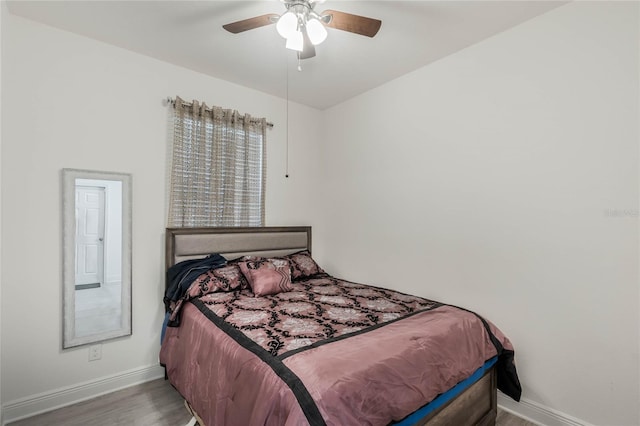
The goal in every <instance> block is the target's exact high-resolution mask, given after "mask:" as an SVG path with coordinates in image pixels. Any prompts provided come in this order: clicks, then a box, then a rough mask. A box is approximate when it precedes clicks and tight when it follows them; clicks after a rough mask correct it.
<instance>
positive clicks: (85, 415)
mask: <svg viewBox="0 0 640 426" xmlns="http://www.w3.org/2000/svg"><path fill="white" fill-rule="evenodd" d="M190 419H191V415H190V414H189V413H188V412H187V409H186V408H185V406H184V403H183V399H182V397H181V396H180V394H179V393H178V392H177V391H176V390H175V389H174V388H173V387H172V386H171V385H170V384H169V382H168V381H166V380H163V379H158V380H153V381H151V382H147V383H143V384H141V385H137V386H133V387H130V388H127V389H123V390H121V391H118V392H114V393H111V394H108V395H103V396H101V397H99V398H96V399H92V400H89V401H84V402H81V403H78V404H75V405H71V406H69V407H65V408H60V409H58V410H55V411H51V412H49V413H45V414H40V415H38V416H35V417H31V418H29V419H24V420H20V421H18V422H15V423H9V424H10V425H11V426H51V425H65V426H125V425H126V426H130V425H140V426H184V425H186V424H187V422H189V420H190ZM496 425H497V426H535V424H534V423H531V422H528V421H526V420H523V419H521V418H519V417H517V416H514V415H513V414H511V413H507V412H506V411H502V410H500V409H498V418H497V420H496Z"/></svg>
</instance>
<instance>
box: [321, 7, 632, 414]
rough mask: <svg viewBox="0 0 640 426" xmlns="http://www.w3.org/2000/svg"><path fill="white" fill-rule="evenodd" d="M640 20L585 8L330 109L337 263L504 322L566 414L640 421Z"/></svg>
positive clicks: (534, 375) (535, 391) (332, 264)
mask: <svg viewBox="0 0 640 426" xmlns="http://www.w3.org/2000/svg"><path fill="white" fill-rule="evenodd" d="M638 22H639V21H638V3H637V2H633V3H610V2H577V3H573V4H569V5H566V6H562V7H560V8H558V9H556V10H553V11H551V12H549V13H547V14H545V15H542V16H540V17H538V18H535V19H533V20H531V21H529V22H526V23H524V24H522V25H520V26H518V27H515V28H513V29H511V30H509V31H506V32H504V33H502V34H498V35H496V36H494V37H492V38H490V39H488V40H486V41H484V42H482V43H479V44H477V45H475V46H472V47H470V48H468V49H465V50H463V51H461V52H459V53H457V54H454V55H452V56H449V57H447V58H444V59H443V60H441V61H439V62H437V63H434V64H432V65H430V66H427V67H424V68H422V69H420V70H417V71H415V72H413V73H411V74H408V75H406V76H403V77H402V78H399V79H397V80H395V81H393V82H390V83H388V84H385V85H383V86H381V87H379V88H376V89H375V90H372V91H370V92H367V93H365V94H363V95H361V96H359V97H357V98H354V99H352V100H350V101H347V102H345V103H343V104H341V105H339V106H336V107H333V108H331V109H329V110H327V111H326V117H325V128H326V129H330V130H329V131H328V132H327V134H326V135H325V138H324V141H323V146H324V147H326V152H325V158H326V159H327V161H326V163H325V170H324V174H325V178H326V181H325V187H326V188H331V191H327V192H326V193H325V197H326V199H325V201H326V203H327V205H330V206H332V208H330V209H327V210H326V213H327V217H326V219H325V221H324V222H323V223H322V224H321V226H320V227H321V228H322V229H323V232H320V233H315V234H314V238H315V239H316V240H315V241H316V243H317V244H318V245H319V246H320V247H321V253H319V256H321V259H320V260H321V264H322V265H323V266H324V267H325V269H327V270H328V271H329V272H331V273H333V274H335V275H337V276H344V277H348V278H350V279H352V280H357V281H364V282H367V281H370V282H373V283H377V284H380V285H383V286H390V287H395V288H399V289H402V290H405V291H409V292H413V293H417V294H420V295H423V296H426V297H432V298H435V299H437V300H441V301H445V302H449V303H452V304H458V305H464V306H467V307H469V308H471V309H474V310H476V311H477V312H479V313H481V314H483V315H485V316H486V317H488V318H490V319H491V320H493V321H494V322H495V323H497V324H498V325H499V326H500V328H501V329H502V330H503V331H504V332H505V333H506V334H507V335H508V336H510V337H511V339H512V341H513V343H514V344H515V347H516V361H517V364H518V369H519V372H520V378H521V380H522V384H523V386H524V393H523V397H524V399H525V403H528V406H529V407H530V408H531V407H534V408H539V409H541V412H543V413H546V414H556V415H557V417H558V420H564V421H566V422H568V421H570V420H571V418H578V419H580V421H582V422H588V423H593V424H598V425H637V424H639V423H640V418H639V413H638V401H639V400H640V395H639V378H640V372H639V359H638V348H639V342H638V339H639V328H638V326H639V317H638V312H639V310H638V300H639V295H638V217H637V206H638V201H639V200H638V137H639V131H638V114H639V107H638V102H639V90H638V88H639V84H638V79H639V75H640V73H639V69H638V40H639V39H640V33H639V30H638V26H639V23H638ZM426 42H428V41H425V43H426ZM520 407H522V405H520ZM565 424H566V423H565Z"/></svg>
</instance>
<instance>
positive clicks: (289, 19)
mask: <svg viewBox="0 0 640 426" xmlns="http://www.w3.org/2000/svg"><path fill="white" fill-rule="evenodd" d="M297 29H298V16H297V15H296V14H295V13H293V12H292V11H290V10H289V11H287V12H285V13H284V14H282V16H280V19H278V23H277V24H276V30H278V34H280V35H281V36H282V37H283V38H286V39H287V40H289V38H290V37H291V36H292V35H293V34H295V33H296V32H297Z"/></svg>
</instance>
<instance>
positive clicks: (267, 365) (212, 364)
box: [160, 283, 513, 426]
mask: <svg viewBox="0 0 640 426" xmlns="http://www.w3.org/2000/svg"><path fill="white" fill-rule="evenodd" d="M346 284H347V285H349V283H346ZM373 289H374V290H376V291H377V290H378V289H375V288H373ZM389 293H393V292H389ZM394 294H400V293H394ZM400 295H401V296H402V294H400ZM216 297H217V298H218V299H216ZM408 297H413V296H408ZM224 298H225V295H222V296H211V297H209V298H207V297H203V298H201V299H196V300H193V301H192V302H193V303H186V304H185V306H184V307H183V311H182V320H181V325H180V327H177V328H175V327H170V328H168V329H167V332H166V335H165V339H164V342H163V345H162V349H161V353H160V361H161V363H162V364H163V365H165V366H166V369H167V374H168V377H169V380H170V381H171V383H172V384H173V385H174V386H175V387H176V389H177V390H178V391H179V392H180V393H181V394H182V395H183V396H184V397H185V399H187V401H189V403H190V404H191V406H192V407H193V409H194V410H195V411H196V412H197V413H198V414H199V415H200V417H202V419H203V421H204V422H205V424H206V426H222V425H278V426H280V425H304V424H314V425H315V424H318V425H322V424H327V425H340V426H345V425H387V424H388V423H390V422H391V421H394V420H395V421H397V420H400V419H402V418H404V417H405V416H407V415H408V414H410V413H411V412H413V411H415V410H417V409H418V408H420V407H421V406H423V405H424V404H425V403H427V402H429V401H431V400H432V399H433V398H435V397H436V396H437V395H438V394H440V393H442V392H444V391H446V390H448V389H450V388H451V387H453V386H454V385H455V384H457V383H458V382H460V381H461V380H463V379H465V378H467V377H468V376H470V375H471V374H472V373H473V372H474V371H475V370H476V369H478V368H479V367H480V366H481V365H482V364H484V362H485V361H487V360H488V359H490V358H492V357H493V356H495V355H496V354H497V349H496V344H494V343H492V339H494V337H493V336H495V339H496V340H497V341H499V342H500V343H498V344H497V345H498V347H499V346H500V344H501V345H502V346H503V347H504V349H505V350H506V351H509V352H511V351H512V349H513V348H512V347H511V344H510V342H509V340H508V339H507V338H506V337H505V336H504V335H503V334H502V333H501V332H500V331H499V330H498V329H497V328H496V327H494V326H493V325H492V324H490V323H488V325H489V327H490V328H491V331H492V334H493V336H491V335H490V334H489V333H488V332H487V329H486V327H485V325H484V324H483V322H482V320H481V319H480V318H479V317H478V316H477V315H475V314H473V313H471V312H468V311H465V310H462V309H459V308H455V307H452V306H446V305H440V304H435V305H434V302H431V301H426V299H421V300H425V303H424V306H425V307H427V306H428V308H426V310H420V309H417V310H416V311H414V312H412V313H411V314H410V315H407V316H406V317H403V318H393V319H392V320H390V321H388V322H387V323H385V324H384V325H382V326H380V325H378V326H373V327H366V328H365V329H364V330H363V329H362V327H361V329H359V330H356V332H352V333H347V334H348V335H349V336H348V337H346V336H344V337H346V338H342V337H341V336H333V338H332V339H329V341H330V343H326V342H323V341H322V340H321V339H315V340H313V339H312V341H308V342H307V343H311V344H310V345H308V346H306V347H301V348H298V349H297V350H291V351H288V352H280V351H273V350H269V348H270V347H271V346H273V345H272V344H271V346H270V343H269V341H268V339H266V340H265V339H264V338H261V337H260V335H256V329H257V328H256V326H255V325H252V324H251V321H250V320H247V318H248V316H247V315H245V316H244V317H243V316H242V315H236V312H233V311H232V310H231V308H229V307H228V303H229V302H228V301H224V300H222V299H224ZM227 298H228V297H227ZM251 299H253V301H251V300H248V301H246V302H244V299H238V298H236V299H235V301H234V302H233V303H235V304H236V305H238V303H239V304H240V305H242V303H247V304H251V303H258V302H256V300H258V299H262V298H251ZM238 301H239V302H238ZM225 303H227V305H225ZM258 304H259V303H258ZM430 304H431V305H430ZM225 306H226V307H225ZM242 306H244V305H242ZM421 306H422V305H420V304H419V303H418V305H417V307H418V308H420V307H421ZM383 308H384V307H383ZM383 308H381V309H383ZM247 309H248V308H247ZM272 309H273V310H274V311H275V312H276V314H274V315H277V311H278V306H277V304H275V307H274V308H272ZM263 310H264V309H263V308H260V310H255V311H254V312H255V313H256V314H260V313H261V312H262V311H263ZM225 315H226V316H227V317H228V319H229V322H227V321H224V320H223V319H222V318H223V317H225ZM234 315H235V316H234ZM258 316H259V315H258ZM238 317H240V320H238ZM294 317H295V315H294ZM243 318H244V319H243ZM273 318H276V317H275V316H274V317H273ZM254 319H255V318H254ZM374 319H375V318H374ZM232 320H233V321H232ZM238 321H240V322H242V321H245V322H246V321H248V325H247V324H245V325H239V323H238ZM273 321H275V320H274V319H272V320H271V322H272V323H273ZM334 322H335V321H334ZM354 324H361V323H357V322H356V323H354ZM349 331H350V330H349ZM260 332H264V333H266V335H267V337H269V336H268V335H269V334H270V333H273V331H270V330H269V327H265V328H261V331H260ZM252 333H253V334H252ZM284 334H285V337H286V338H287V339H289V340H290V339H293V340H296V336H291V335H290V333H284ZM249 336H252V338H253V339H254V340H252V339H250V338H249ZM256 336H257V337H256ZM262 337H264V336H262ZM300 338H301V337H300V336H298V338H297V339H298V340H300ZM289 340H287V341H288V342H289V343H290V341H289ZM323 343H326V344H323Z"/></svg>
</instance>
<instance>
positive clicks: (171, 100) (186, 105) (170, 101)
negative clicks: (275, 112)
mask: <svg viewBox="0 0 640 426" xmlns="http://www.w3.org/2000/svg"><path fill="white" fill-rule="evenodd" d="M167 103H168V104H170V105H173V106H174V107H175V106H176V100H175V99H173V98H171V97H168V96H167ZM182 106H185V107H190V106H193V102H186V101H182ZM205 111H207V112H211V111H212V110H211V108H208V107H207V108H205ZM267 127H269V128H270V129H271V128H273V123H269V122H268V121H267Z"/></svg>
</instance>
